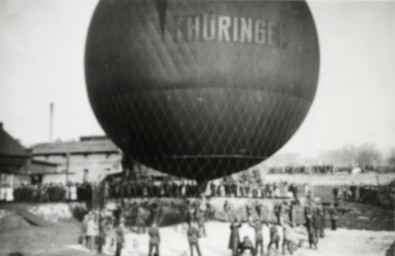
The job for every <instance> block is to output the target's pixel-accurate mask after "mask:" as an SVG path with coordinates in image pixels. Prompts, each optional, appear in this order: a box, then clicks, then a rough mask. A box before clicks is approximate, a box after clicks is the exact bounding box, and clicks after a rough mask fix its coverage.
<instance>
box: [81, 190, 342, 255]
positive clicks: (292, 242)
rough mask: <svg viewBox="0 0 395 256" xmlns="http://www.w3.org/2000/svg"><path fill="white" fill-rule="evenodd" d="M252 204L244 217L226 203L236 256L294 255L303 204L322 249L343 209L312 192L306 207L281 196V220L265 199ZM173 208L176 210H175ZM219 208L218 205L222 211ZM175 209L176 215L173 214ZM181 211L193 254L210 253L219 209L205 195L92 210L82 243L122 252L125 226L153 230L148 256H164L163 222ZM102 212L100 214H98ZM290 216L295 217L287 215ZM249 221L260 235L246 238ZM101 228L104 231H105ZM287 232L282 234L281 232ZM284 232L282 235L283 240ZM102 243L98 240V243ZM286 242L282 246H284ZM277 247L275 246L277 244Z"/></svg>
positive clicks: (313, 244)
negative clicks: (243, 231) (210, 229)
mask: <svg viewBox="0 0 395 256" xmlns="http://www.w3.org/2000/svg"><path fill="white" fill-rule="evenodd" d="M256 202H258V201H255V203H248V204H247V205H246V210H245V214H243V216H246V218H245V217H241V218H240V215H239V214H238V213H236V212H235V211H234V210H233V209H232V206H230V205H229V203H228V201H227V200H226V201H225V204H224V206H223V212H224V213H226V216H227V221H228V222H229V223H230V226H229V227H230V233H229V243H228V249H229V250H230V252H231V255H232V256H241V255H244V254H243V253H245V252H248V251H249V253H250V254H249V255H254V256H256V255H261V256H263V255H266V254H264V253H265V252H268V255H270V252H271V251H272V250H273V249H274V250H276V251H279V250H280V249H281V252H282V253H283V254H285V253H286V252H288V253H289V254H291V255H293V253H294V252H295V250H296V248H297V247H300V246H301V244H302V242H301V240H299V242H298V240H297V239H295V237H294V235H293V234H294V230H293V228H294V227H295V223H294V216H293V212H294V211H293V207H295V206H298V207H302V209H303V214H304V218H305V227H306V231H307V238H306V239H304V240H306V241H308V243H309V247H310V248H312V249H317V247H318V241H319V240H320V239H321V238H324V237H325V228H326V224H325V222H326V216H328V215H329V218H330V223H331V228H332V230H336V228H337V219H338V212H337V209H336V207H335V206H334V204H331V205H330V206H329V207H325V206H323V205H322V204H321V201H320V199H319V198H314V199H313V198H312V193H310V192H309V193H308V194H307V199H306V201H305V204H304V205H300V202H299V201H297V200H295V199H288V200H285V199H284V200H282V199H279V200H276V203H275V204H274V208H273V212H274V215H275V217H276V221H270V220H268V216H264V213H263V212H264V211H263V210H262V208H261V207H262V205H261V204H259V203H256ZM169 209H171V210H170V211H169ZM217 210H218V209H217ZM170 212H171V213H170ZM166 214H167V218H169V215H172V216H173V217H174V215H178V216H176V219H177V222H179V221H181V222H184V223H186V225H187V230H186V238H187V241H188V246H189V250H190V255H191V256H193V255H195V254H196V255H198V256H203V255H204V248H201V247H200V244H199V239H200V238H202V237H210V236H211V235H213V234H208V233H207V231H206V227H205V223H206V222H207V221H208V220H210V219H213V218H214V216H216V215H215V210H214V208H213V207H212V206H211V204H210V201H209V197H206V196H202V197H201V199H198V200H190V199H187V198H184V199H183V200H173V201H172V200H160V199H157V200H156V201H153V200H142V201H133V200H129V201H125V200H120V203H119V204H118V206H117V208H116V209H115V210H113V211H112V212H111V214H109V213H108V212H107V213H96V215H95V214H94V213H92V212H91V213H88V214H87V215H86V216H85V217H84V220H83V229H82V234H81V239H80V240H81V243H83V244H84V245H86V246H87V248H89V249H91V250H95V248H96V249H98V247H101V246H104V245H106V246H112V247H113V251H115V256H119V255H121V251H122V248H123V247H124V244H125V237H124V236H125V226H127V227H129V229H130V230H131V231H132V232H134V233H136V234H137V235H144V234H148V236H149V240H148V247H147V248H149V249H148V255H149V256H159V255H160V248H161V247H160V242H161V239H160V228H159V227H160V226H163V225H168V224H169V223H164V222H163V221H164V215H166ZM98 215H100V218H98V217H97V216H98ZM284 216H288V218H289V219H284ZM245 224H248V226H249V227H250V228H252V230H253V233H254V239H251V238H250V237H248V236H244V237H243V238H241V237H240V234H239V229H240V228H241V227H242V226H243V225H245ZM264 228H266V229H268V230H269V234H270V235H269V236H270V237H269V239H270V240H269V241H268V243H267V242H266V243H267V244H268V245H267V247H264V241H263V240H264V235H263V229H264ZM99 231H100V232H99ZM281 234H282V235H281ZM280 236H281V238H280ZM94 241H96V242H94ZM280 242H281V244H280ZM273 247H274V248H273Z"/></svg>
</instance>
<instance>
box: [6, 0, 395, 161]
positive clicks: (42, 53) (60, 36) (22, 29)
mask: <svg viewBox="0 0 395 256" xmlns="http://www.w3.org/2000/svg"><path fill="white" fill-rule="evenodd" d="M308 3H309V6H310V8H311V11H312V13H313V16H314V19H315V22H316V27H317V30H318V36H319V42H320V54H321V63H320V77H319V84H318V91H317V95H316V98H315V100H314V103H313V105H312V107H311V109H310V112H309V114H308V116H307V118H306V119H305V121H304V123H303V124H302V126H301V127H300V129H299V130H298V132H297V133H296V134H295V136H294V137H293V138H292V139H291V140H290V141H289V142H288V143H287V144H286V145H285V146H284V147H283V148H282V149H281V151H280V152H286V153H294V152H295V153H302V154H305V155H314V154H315V153H316V152H318V151H320V150H325V149H336V148H339V147H342V146H344V145H348V144H355V145H359V144H362V143H366V142H370V143H374V144H376V145H377V146H378V148H379V149H381V150H388V149H389V148H392V147H395V33H394V29H395V2H388V1H380V2H372V1H364V2H356V1H353V2H350V1H348V2H341V1H321V2H318V1H309V2H308ZM95 6H96V1H93V0H83V1H82V0H34V1H32V0H0V122H3V123H4V127H5V129H6V130H7V131H8V132H9V133H11V134H12V135H13V136H14V137H15V138H18V139H20V140H21V141H22V143H23V144H24V145H31V144H33V143H37V142H45V141H47V140H48V137H49V104H50V102H54V104H55V118H54V129H55V132H54V138H60V139H62V140H69V139H77V138H78V137H79V136H81V135H91V134H103V131H102V129H101V128H100V126H99V125H98V123H97V121H96V119H95V117H94V115H93V112H92V110H91V108H90V105H89V102H88V98H87V94H86V87H85V78H84V66H83V56H84V48H85V39H86V34H87V28H88V25H89V21H90V18H91V15H92V13H93V10H94V8H95Z"/></svg>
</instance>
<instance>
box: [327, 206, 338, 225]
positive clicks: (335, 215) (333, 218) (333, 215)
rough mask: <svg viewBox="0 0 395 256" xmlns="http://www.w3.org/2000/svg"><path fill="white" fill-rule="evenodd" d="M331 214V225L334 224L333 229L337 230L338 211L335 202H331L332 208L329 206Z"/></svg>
mask: <svg viewBox="0 0 395 256" xmlns="http://www.w3.org/2000/svg"><path fill="white" fill-rule="evenodd" d="M329 216H330V218H331V226H332V230H336V228H337V219H338V218H339V217H338V213H337V210H336V208H335V207H334V205H333V204H331V206H330V208H329Z"/></svg>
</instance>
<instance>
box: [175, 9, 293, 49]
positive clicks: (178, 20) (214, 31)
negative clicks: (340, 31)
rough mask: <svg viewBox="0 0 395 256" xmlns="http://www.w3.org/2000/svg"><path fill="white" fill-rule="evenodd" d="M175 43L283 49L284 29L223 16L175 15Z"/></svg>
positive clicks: (250, 19) (284, 42) (259, 22)
mask: <svg viewBox="0 0 395 256" xmlns="http://www.w3.org/2000/svg"><path fill="white" fill-rule="evenodd" d="M173 19H174V28H173V29H172V36H173V38H174V41H175V42H191V41H204V42H209V41H218V42H234V43H251V44H260V45H267V46H273V47H278V48H282V49H286V48H287V45H288V43H287V38H286V36H285V33H286V26H285V24H283V23H278V22H274V21H269V20H259V19H252V18H247V17H235V16H226V15H207V14H205V15H190V16H175V17H173Z"/></svg>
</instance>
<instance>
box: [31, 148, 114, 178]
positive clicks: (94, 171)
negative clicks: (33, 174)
mask: <svg viewBox="0 0 395 256" xmlns="http://www.w3.org/2000/svg"><path fill="white" fill-rule="evenodd" d="M34 159H36V160H42V161H49V162H54V163H58V164H60V165H59V166H58V170H59V172H66V169H67V157H66V156H65V155H51V156H34ZM84 170H88V172H87V175H86V181H88V182H98V181H99V180H101V179H102V178H103V177H104V176H105V175H106V174H109V173H114V172H119V171H121V170H122V166H121V155H120V154H115V153H112V154H106V153H93V154H71V155H70V158H69V173H73V181H74V182H78V183H81V182H83V181H84V173H85V172H84Z"/></svg>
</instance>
